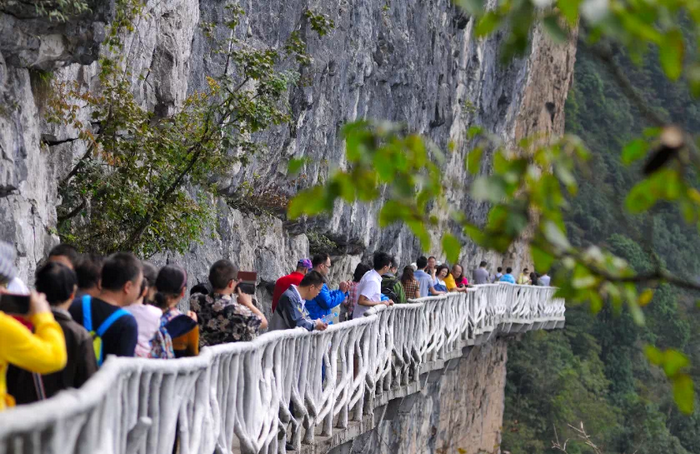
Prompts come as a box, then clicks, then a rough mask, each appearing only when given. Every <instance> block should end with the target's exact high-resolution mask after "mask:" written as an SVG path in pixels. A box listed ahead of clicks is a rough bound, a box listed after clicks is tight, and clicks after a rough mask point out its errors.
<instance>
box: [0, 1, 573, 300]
mask: <svg viewBox="0 0 700 454" xmlns="http://www.w3.org/2000/svg"><path fill="white" fill-rule="evenodd" d="M15 3H17V2H11V1H8V0H5V2H0V40H1V41H0V52H1V54H0V96H1V97H2V105H1V106H0V152H1V153H2V160H1V161H0V213H1V217H0V234H1V235H2V238H3V239H5V240H8V241H12V242H14V243H15V244H16V245H17V250H18V264H19V266H20V268H21V270H22V276H23V277H25V278H29V276H30V275H31V273H32V272H33V269H34V267H35V265H36V263H37V261H38V260H40V259H41V258H42V257H43V256H44V255H45V254H46V252H47V251H48V249H49V248H50V247H51V246H53V245H54V244H55V242H56V241H57V237H56V236H55V234H54V230H52V229H53V227H54V226H55V225H56V210H55V206H56V205H57V203H59V200H58V198H57V197H58V196H57V190H56V186H57V182H58V181H59V180H60V179H61V178H62V177H63V176H65V175H66V173H67V172H68V170H69V169H70V168H71V163H72V162H74V161H75V160H76V159H77V157H79V156H81V155H82V153H83V152H84V144H82V143H81V141H80V140H76V138H77V131H72V130H70V129H67V128H56V127H55V126H50V125H48V124H46V123H45V122H44V121H43V120H42V118H41V112H42V109H43V102H44V101H43V94H42V83H41V77H39V76H38V75H39V72H38V71H40V70H53V76H52V77H53V78H55V79H57V80H71V81H74V80H77V81H79V82H80V83H81V84H82V85H83V86H85V87H86V88H88V87H91V86H94V85H95V81H94V78H95V74H96V73H97V69H98V68H97V63H95V62H94V60H95V58H96V56H97V54H98V51H97V49H98V44H99V42H100V41H101V40H102V39H103V37H104V29H105V26H106V24H107V23H108V22H109V20H110V18H111V15H113V14H114V5H113V4H112V3H111V2H108V1H99V0H95V1H94V2H93V10H92V12H91V13H90V14H87V15H85V16H83V17H81V18H79V19H76V20H74V21H72V22H71V23H68V24H63V25H57V24H53V23H51V22H49V21H48V19H46V18H45V17H40V16H39V17H34V16H32V11H31V10H30V11H26V10H24V9H22V8H21V7H19V6H13V5H14V4H15ZM241 5H242V6H243V8H244V9H245V11H246V13H247V14H246V16H245V17H244V20H243V24H242V27H241V30H242V32H241V36H240V37H241V38H243V39H246V40H248V41H250V42H252V43H266V44H270V45H280V43H283V42H284V41H285V40H286V39H287V37H288V36H289V35H290V33H291V32H292V31H293V30H300V32H301V33H302V35H304V36H306V37H307V38H308V44H309V52H310V54H311V55H312V56H313V58H314V62H313V64H312V65H311V66H310V67H308V68H305V69H303V70H302V77H303V78H304V79H305V80H306V81H307V83H305V84H304V85H303V86H302V87H299V88H297V89H295V90H293V91H292V92H291V93H290V95H289V99H290V103H291V106H292V110H293V121H292V122H291V124H289V125H287V126H285V127H280V128H277V129H275V130H273V131H269V132H268V133H265V134H264V135H262V136H261V137H260V140H263V141H265V142H267V144H268V151H266V152H264V153H261V154H260V155H258V156H256V157H255V158H254V159H253V162H252V164H251V165H249V166H247V167H245V168H239V169H237V171H236V172H235V173H234V174H232V175H227V176H226V178H224V180H223V181H224V183H225V184H224V185H223V186H228V187H229V190H231V191H233V190H235V189H236V187H237V186H238V185H239V184H240V183H241V182H242V181H249V182H253V183H254V184H255V187H256V188H260V189H264V188H273V189H274V190H275V191H278V192H280V193H282V194H288V195H289V194H293V193H294V192H295V191H296V190H298V189H299V188H300V187H304V186H307V185H310V184H314V183H316V182H319V181H322V180H323V179H324V178H325V177H326V176H327V175H328V174H329V172H331V171H332V169H333V168H334V167H336V166H342V165H343V163H344V158H343V155H344V148H343V143H342V141H341V140H340V138H339V131H340V127H341V126H342V125H343V124H344V123H346V122H348V121H352V120H355V119H359V118H383V119H388V120H393V121H401V122H405V123H406V124H407V125H408V126H409V127H410V128H411V129H412V130H415V131H418V132H420V133H422V134H425V135H426V136H428V137H429V138H431V139H432V140H433V141H434V142H435V143H437V144H438V145H439V146H440V147H441V148H442V149H444V150H446V149H447V143H448V142H450V141H452V142H453V143H454V144H455V148H454V152H452V153H448V154H447V155H446V161H445V163H444V166H443V167H444V173H445V177H446V179H448V180H449V181H451V182H455V183H456V186H455V189H453V190H451V192H450V193H449V200H450V202H451V203H452V204H453V206H455V207H457V208H459V209H460V210H463V211H464V212H466V213H467V214H468V216H469V217H470V218H472V219H475V220H477V221H480V220H483V219H484V218H485V215H486V212H487V207H485V206H484V205H482V204H478V203H476V202H474V201H473V200H471V199H470V198H469V197H468V194H467V193H466V191H465V190H464V187H465V185H467V184H468V182H469V180H470V176H469V175H468V173H467V172H466V170H465V167H464V157H465V154H466V151H467V147H468V144H467V143H466V142H465V140H466V138H465V131H466V130H467V129H468V128H469V126H471V125H474V124H477V125H481V126H483V127H485V128H486V129H488V130H489V131H491V132H493V133H495V134H497V135H499V136H500V137H502V139H503V140H504V141H505V142H506V143H509V144H512V143H514V142H515V141H516V140H517V139H519V138H521V137H523V136H524V135H527V134H530V133H533V132H538V131H540V132H547V133H552V134H559V133H561V132H562V130H563V121H564V120H563V119H564V113H563V108H564V100H565V97H566V93H567V91H568V87H569V84H570V82H571V77H572V73H573V64H574V53H575V49H574V46H573V45H567V46H555V45H553V44H552V43H550V42H549V41H548V40H547V38H545V37H544V36H543V35H542V34H541V33H539V32H535V33H534V37H533V43H532V46H531V51H530V54H529V56H528V57H527V58H525V59H522V60H517V61H514V62H512V63H511V64H510V65H507V66H503V65H501V64H499V61H498V60H499V59H498V55H499V45H500V41H501V39H502V37H501V36H494V37H492V38H490V39H488V40H476V39H475V38H473V37H472V33H471V31H472V27H473V21H472V20H471V19H470V18H469V17H466V16H464V15H463V14H462V13H461V12H460V11H459V10H457V9H456V8H455V7H454V6H452V4H451V2H450V1H449V0H406V1H401V2H388V1H387V2H384V1H380V0H333V1H328V2H320V1H310V2H309V1H306V0H303V1H302V0H290V1H284V2H281V1H277V0H258V1H255V2H253V1H243V2H241ZM307 8H310V9H313V10H315V11H318V12H323V13H325V14H327V15H329V16H330V18H331V19H333V20H334V22H335V29H334V30H333V31H332V32H331V33H330V34H329V35H327V36H325V37H323V38H318V37H317V36H316V35H315V34H312V33H311V32H310V26H309V24H308V23H307V21H306V19H305V18H304V14H303V13H304V11H305V10H306V9H307ZM225 17H226V13H225V2H223V1H219V0H172V1H167V2H157V1H151V0H149V1H148V2H147V5H146V8H145V10H144V12H143V14H142V15H141V16H140V17H139V18H138V19H137V20H136V24H135V25H136V30H135V31H134V32H133V33H132V34H130V35H128V36H126V37H125V44H126V45H125V52H127V61H129V63H130V67H131V69H132V78H133V85H134V90H135V93H136V94H137V96H138V99H139V100H140V101H141V102H142V103H143V105H145V106H148V107H149V108H150V109H152V110H154V111H156V112H157V113H159V114H161V115H162V114H167V113H169V112H172V111H174V110H175V109H177V108H178V107H179V106H180V105H181V103H182V102H183V100H184V99H185V97H186V96H187V94H188V93H192V92H193V91H195V90H198V89H200V88H202V87H203V84H204V83H205V76H206V75H208V74H215V73H217V71H220V69H221V66H222V64H223V63H222V62H221V61H220V60H219V59H217V58H215V57H211V56H210V55H209V51H210V50H211V49H210V48H209V46H210V44H208V41H207V40H206V39H205V38H204V36H203V34H202V29H201V27H200V24H202V23H205V22H207V23H208V22H219V23H220V22H222V21H224V20H225ZM85 115H87V113H85ZM301 156H307V157H309V158H311V160H310V162H309V163H308V164H307V165H306V168H305V169H303V173H305V174H306V176H307V179H306V180H305V181H302V182H299V181H297V180H292V179H291V178H288V177H287V175H286V168H287V162H288V161H289V160H290V159H291V158H295V157H301ZM485 171H488V169H485ZM213 203H216V205H217V207H218V211H219V217H218V224H217V226H216V228H215V229H214V231H213V232H211V233H212V234H211V235H207V237H206V238H205V240H204V244H202V245H197V244H194V245H192V248H191V250H190V252H189V253H188V254H186V256H185V257H171V256H168V257H165V256H164V257H160V258H158V260H162V261H165V260H177V261H179V262H181V263H184V264H185V265H186V266H187V268H188V269H189V271H190V275H191V276H193V277H192V278H191V279H193V280H194V279H196V277H199V276H202V277H203V276H205V275H206V270H207V269H208V266H209V264H210V263H211V262H213V261H214V260H216V259H218V258H220V257H222V256H223V257H229V258H231V259H232V260H234V261H235V262H237V263H239V264H240V266H241V267H242V268H256V269H258V270H259V274H260V277H261V279H262V280H263V281H264V282H274V280H275V279H276V278H277V277H279V276H280V275H282V274H286V273H287V272H288V271H289V270H290V269H291V267H292V265H293V264H294V262H295V261H296V260H297V259H298V258H300V257H303V256H307V255H308V244H309V243H308V239H307V235H306V234H307V233H309V232H310V231H313V232H314V233H321V234H323V235H324V236H325V237H328V238H330V239H332V240H333V241H334V242H335V243H336V244H338V245H339V248H338V249H339V260H338V261H337V265H338V266H336V267H334V275H335V276H334V277H342V278H346V277H347V276H348V274H347V273H348V271H349V270H351V269H352V268H353V267H354V264H355V263H357V262H358V261H359V260H360V259H361V257H362V255H363V254H365V253H367V252H369V251H373V250H375V249H377V248H382V249H385V250H387V251H390V252H392V253H396V254H398V255H399V258H400V259H401V263H410V262H411V261H414V260H415V257H416V255H417V254H418V252H419V248H418V244H417V242H416V240H415V239H414V237H413V236H412V235H411V234H410V233H409V232H408V231H407V230H406V229H403V228H399V227H397V226H394V227H390V228H388V229H385V230H380V229H379V227H378V225H377V221H376V216H375V215H376V213H377V212H378V209H379V206H380V202H377V203H374V204H370V205H369V206H367V205H351V206H350V205H344V206H338V207H337V208H336V210H335V212H334V213H333V215H332V216H330V217H328V218H326V219H323V220H320V221H319V220H317V221H313V222H309V223H307V224H301V225H299V224H297V225H295V226H293V228H290V226H289V225H285V223H284V222H283V220H281V219H278V218H276V217H270V216H256V215H254V214H252V213H247V212H245V211H241V210H239V209H236V208H235V207H232V206H231V205H229V204H227V203H226V202H224V201H223V200H219V201H213ZM442 227H443V228H449V226H448V224H447V221H446V220H443V224H442ZM436 238H437V237H436ZM436 244H437V243H436ZM437 249H438V248H437V247H436V251H435V252H437ZM520 252H521V251H519V250H514V251H513V254H512V255H511V256H509V257H506V258H505V259H506V260H507V261H509V262H512V263H514V264H516V265H517V264H518V262H519V261H520V260H522V259H523V257H522V254H520ZM482 258H483V255H482V254H481V253H480V252H479V251H477V249H476V247H475V246H473V245H472V244H469V243H468V244H467V246H465V247H464V248H463V250H462V253H461V259H462V261H463V262H464V263H465V265H467V266H468V267H470V266H472V265H474V264H475V263H477V262H478V261H479V260H481V259H482ZM491 258H492V259H493V260H494V262H495V261H496V260H497V258H496V257H491ZM498 261H500V258H498ZM341 274H342V276H341ZM29 280H31V279H29ZM261 296H263V295H261Z"/></svg>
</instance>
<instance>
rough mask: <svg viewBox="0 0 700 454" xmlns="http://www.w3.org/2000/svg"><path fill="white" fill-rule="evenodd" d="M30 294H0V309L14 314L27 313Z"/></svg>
mask: <svg viewBox="0 0 700 454" xmlns="http://www.w3.org/2000/svg"><path fill="white" fill-rule="evenodd" d="M29 308H30V304H29V295H15V294H13V293H3V294H1V295H0V311H2V312H4V313H6V314H12V315H27V314H28V313H29Z"/></svg>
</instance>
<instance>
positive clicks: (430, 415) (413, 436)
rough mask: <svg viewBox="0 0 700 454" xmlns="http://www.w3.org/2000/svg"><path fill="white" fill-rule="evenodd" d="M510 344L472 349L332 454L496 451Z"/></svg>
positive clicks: (496, 343)
mask: <svg viewBox="0 0 700 454" xmlns="http://www.w3.org/2000/svg"><path fill="white" fill-rule="evenodd" d="M507 356H508V350H507V342H506V340H503V339H500V340H497V341H493V342H488V343H486V344H484V345H482V346H478V347H472V348H471V350H470V352H469V354H468V355H467V356H465V357H461V358H456V359H453V360H451V361H450V363H449V364H448V365H446V367H445V368H444V369H440V370H437V371H434V372H432V373H431V375H430V377H429V378H428V383H427V386H425V388H424V389H423V390H422V391H421V392H419V393H417V394H413V395H410V396H407V397H405V398H404V399H403V400H401V401H400V402H394V403H392V404H390V406H389V407H387V412H386V413H385V416H384V420H383V421H382V422H381V423H380V424H379V425H378V426H377V427H376V428H375V429H373V430H371V431H369V432H366V433H364V434H362V435H361V436H359V437H357V438H355V439H354V440H353V441H351V442H348V443H346V444H345V445H341V446H338V447H337V448H335V449H334V450H332V451H331V454H346V453H347V454H350V453H351V454H393V453H402V454H404V453H406V454H428V453H435V454H440V453H458V452H459V453H464V454H486V453H498V452H500V451H499V446H500V444H501V425H502V423H503V409H504V405H505V384H506V360H507Z"/></svg>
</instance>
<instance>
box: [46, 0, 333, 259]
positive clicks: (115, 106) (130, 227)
mask: <svg viewBox="0 0 700 454" xmlns="http://www.w3.org/2000/svg"><path fill="white" fill-rule="evenodd" d="M49 3H50V2H44V4H43V5H44V6H45V7H47V5H48V4H49ZM59 3H60V2H59ZM54 7H55V8H58V7H57V6H56V5H54ZM144 7H145V5H144V4H143V3H142V2H141V1H139V0H124V1H120V2H118V8H117V10H116V13H115V19H114V22H113V23H112V24H111V31H110V33H109V35H108V37H107V39H106V41H105V47H106V49H105V50H104V51H103V56H102V58H100V61H99V63H100V73H99V84H98V86H97V88H96V89H92V88H91V87H87V88H86V87H82V86H81V85H80V84H79V83H78V82H75V83H66V82H60V81H57V82H56V83H54V84H53V87H52V95H51V97H50V99H49V109H48V120H49V121H50V122H54V123H59V124H66V123H67V124H68V125H69V126H71V127H73V128H75V129H77V130H78V131H80V136H79V138H80V139H81V141H83V142H84V143H85V152H84V154H83V155H82V156H81V157H80V159H79V160H78V161H77V162H76V163H75V165H74V167H73V169H72V170H71V171H70V172H69V173H68V174H67V175H66V177H65V178H64V179H63V180H62V181H61V182H60V185H59V193H60V195H61V200H62V202H61V205H60V206H59V207H58V210H57V211H58V233H59V234H60V236H61V238H62V240H63V241H65V242H68V243H71V244H74V245H75V246H76V247H77V248H79V249H80V250H83V251H92V252H99V253H111V252H114V251H122V250H128V251H135V252H139V253H140V254H142V255H143V256H146V257H148V256H151V255H153V254H154V253H157V252H162V251H178V252H183V251H185V250H187V249H188V248H189V247H190V244H191V243H192V242H193V241H200V240H201V238H202V236H203V234H204V232H205V231H206V230H207V228H208V227H211V225H212V222H213V220H214V216H213V214H214V208H213V207H212V204H213V202H212V201H213V199H214V196H217V195H219V194H220V189H221V188H219V187H218V182H219V180H220V179H219V178H218V176H220V175H226V174H227V173H230V172H231V171H232V169H233V167H234V166H235V165H245V164H246V163H247V162H248V161H249V160H250V159H251V158H252V157H253V156H254V155H255V154H256V153H257V152H259V151H260V149H261V148H262V147H263V144H262V143H261V142H260V141H259V140H256V134H259V133H261V132H263V131H265V130H266V129H268V128H271V127H273V126H276V125H280V124H284V123H286V122H288V121H289V120H290V116H289V103H288V100H287V97H286V96H287V91H288V89H289V88H290V87H292V86H294V85H296V84H297V83H299V79H300V74H299V71H297V70H281V69H279V68H280V66H281V65H283V63H284V62H285V61H287V66H289V67H293V66H294V65H296V66H297V67H298V68H301V67H303V66H304V65H307V64H309V62H310V61H311V57H310V56H309V55H308V54H307V52H306V43H305V41H304V40H303V39H302V38H301V36H302V35H301V33H300V31H299V30H296V31H293V32H292V33H291V34H290V36H289V37H288V39H287V41H286V42H285V43H283V44H282V45H281V46H279V48H272V47H267V46H252V45H250V44H248V43H246V42H245V41H244V40H242V39H240V38H239V37H238V36H239V35H240V31H239V30H238V29H239V27H238V26H239V23H240V20H241V18H242V16H243V14H244V12H243V10H242V9H241V8H240V7H239V6H237V5H236V4H234V3H230V4H228V5H227V6H226V7H225V8H224V10H225V13H226V18H225V21H224V22H221V23H218V24H214V23H206V24H202V27H203V34H204V35H205V36H206V37H207V38H208V39H209V40H210V44H211V49H212V51H211V55H210V58H211V59H212V60H215V61H216V64H213V66H215V67H219V68H220V72H219V73H218V74H212V75H210V76H208V77H207V78H206V81H207V88H206V89H205V90H203V91H200V92H194V93H192V94H191V95H190V96H188V97H187V98H186V99H185V100H184V102H183V105H182V106H176V107H177V108H178V109H177V111H176V112H175V113H174V114H169V113H168V112H159V113H154V112H151V111H149V110H148V109H147V108H146V107H144V105H142V102H141V101H139V100H138V99H137V98H136V97H135V96H134V90H135V87H134V84H133V82H132V80H133V79H135V78H140V79H144V78H147V77H148V74H138V75H134V74H132V73H131V71H130V68H129V63H130V62H128V61H126V59H125V57H124V55H125V54H127V52H125V49H124V45H123V41H124V36H125V35H128V34H129V33H138V31H136V30H135V27H134V21H135V19H136V18H137V17H141V16H144V15H147V14H148V11H145V10H144ZM53 11H54V10H52V9H50V10H49V12H48V13H47V14H49V15H50V16H51V17H54V16H55V15H52V14H51V13H52V12H53ZM61 11H63V12H65V10H61ZM299 27H300V28H301V27H308V28H309V29H310V30H313V31H315V32H316V33H317V34H318V35H320V36H322V35H324V34H325V33H327V32H328V31H329V30H330V29H331V28H332V27H333V23H332V21H330V20H329V19H328V18H327V17H326V16H324V15H322V14H318V13H315V12H313V11H311V10H307V11H306V12H305V13H304V15H303V19H302V24H300V25H299ZM133 39H135V38H133ZM217 65H218V66H217ZM85 111H87V112H89V118H87V119H86V118H85V117H84V115H83V112H85ZM248 195H250V196H253V191H252V188H251V191H250V192H249V194H248ZM257 195H258V196H259V195H260V194H257ZM273 202H276V203H279V201H273ZM285 203H286V200H284V201H282V205H283V206H284V204H285Z"/></svg>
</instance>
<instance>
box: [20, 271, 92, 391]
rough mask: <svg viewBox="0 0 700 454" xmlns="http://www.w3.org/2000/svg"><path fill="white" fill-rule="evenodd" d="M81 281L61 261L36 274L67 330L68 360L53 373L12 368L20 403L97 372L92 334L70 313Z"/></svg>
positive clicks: (76, 384)
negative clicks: (33, 372)
mask: <svg viewBox="0 0 700 454" xmlns="http://www.w3.org/2000/svg"><path fill="white" fill-rule="evenodd" d="M77 281H78V279H77V277H76V275H75V273H74V272H73V270H71V269H70V268H68V267H67V266H65V265H64V264H63V263H60V262H58V261H56V262H47V263H46V265H44V266H43V267H41V268H40V269H39V270H38V271H37V273H36V281H35V285H36V289H37V291H39V292H41V293H43V294H44V295H46V300H47V301H48V303H49V305H50V306H51V312H52V313H53V316H54V318H55V320H56V322H57V323H58V324H59V325H60V327H61V329H62V331H63V335H64V338H65V345H66V353H67V362H66V367H64V368H63V370H61V371H59V372H54V373H52V374H49V375H39V374H32V373H31V372H29V371H27V370H25V369H20V368H17V367H10V369H9V370H8V372H7V390H8V392H9V394H10V395H12V396H13V397H14V398H15V401H16V403H17V404H29V403H32V402H36V401H38V400H43V399H48V398H49V397H53V396H55V395H56V394H58V392H59V391H61V390H64V389H68V388H80V387H81V386H82V385H83V384H84V383H85V382H86V381H87V380H88V379H89V378H90V377H91V376H92V375H93V374H94V373H95V372H97V361H96V359H95V351H94V349H93V347H92V336H90V334H89V333H88V332H87V331H86V330H85V328H83V327H82V326H81V325H80V324H78V323H76V322H75V321H73V319H72V318H71V316H70V313H69V312H68V308H69V307H70V305H71V303H72V302H73V298H74V297H75V292H76V289H77ZM32 383H33V384H34V386H32V385H31V384H32Z"/></svg>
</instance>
